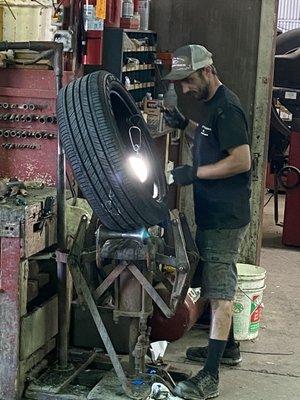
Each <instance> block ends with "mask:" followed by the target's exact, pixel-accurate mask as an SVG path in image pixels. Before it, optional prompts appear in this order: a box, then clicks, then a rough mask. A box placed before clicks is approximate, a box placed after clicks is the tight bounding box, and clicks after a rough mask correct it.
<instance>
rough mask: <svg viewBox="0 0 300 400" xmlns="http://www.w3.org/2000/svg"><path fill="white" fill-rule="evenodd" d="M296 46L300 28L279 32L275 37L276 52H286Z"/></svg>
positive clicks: (299, 42) (299, 41)
mask: <svg viewBox="0 0 300 400" xmlns="http://www.w3.org/2000/svg"><path fill="white" fill-rule="evenodd" d="M298 47H300V28H298V29H292V30H290V31H287V32H285V33H281V34H280V35H278V37H277V39H276V54H286V53H289V52H290V51H292V50H295V49H297V48H298Z"/></svg>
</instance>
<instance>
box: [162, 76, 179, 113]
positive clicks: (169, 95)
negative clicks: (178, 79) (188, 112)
mask: <svg viewBox="0 0 300 400" xmlns="http://www.w3.org/2000/svg"><path fill="white" fill-rule="evenodd" d="M164 104H165V107H168V108H172V107H177V105H178V96H177V93H176V90H175V85H174V82H170V83H169V87H168V90H167V91H166V93H165V97H164Z"/></svg>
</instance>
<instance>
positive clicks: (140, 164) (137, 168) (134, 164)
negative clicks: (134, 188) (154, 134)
mask: <svg viewBox="0 0 300 400" xmlns="http://www.w3.org/2000/svg"><path fill="white" fill-rule="evenodd" d="M128 161H129V164H130V166H131V169H132V171H133V172H134V173H135V175H136V176H137V177H138V179H139V180H140V181H141V182H142V183H144V182H146V180H147V178H148V168H147V164H146V163H145V161H144V160H143V159H142V158H140V157H137V156H130V157H129V158H128Z"/></svg>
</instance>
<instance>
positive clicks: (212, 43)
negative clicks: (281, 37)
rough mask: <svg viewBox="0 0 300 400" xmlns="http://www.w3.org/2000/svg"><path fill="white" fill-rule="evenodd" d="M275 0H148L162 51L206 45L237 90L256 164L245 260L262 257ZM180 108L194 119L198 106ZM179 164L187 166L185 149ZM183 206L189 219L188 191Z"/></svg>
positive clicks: (185, 103)
mask: <svg viewBox="0 0 300 400" xmlns="http://www.w3.org/2000/svg"><path fill="white" fill-rule="evenodd" d="M277 3H278V2H277V0H243V1H241V0H214V1H211V0H164V1H161V0H152V1H151V28H152V29H154V30H156V31H157V32H158V38H159V43H158V44H159V48H160V50H161V51H174V50H175V49H176V48H177V47H180V46H183V45H185V44H190V43H196V44H203V45H204V46H206V47H207V48H208V49H209V50H210V51H211V52H212V53H213V55H214V63H215V65H216V67H217V69H218V72H219V76H220V78H221V80H222V82H223V83H224V84H226V85H227V86H228V87H230V88H231V89H232V90H233V91H235V92H236V93H237V94H238V95H239V97H240V99H241V102H242V104H243V106H244V108H245V111H246V114H247V115H248V118H249V124H250V129H251V136H252V152H253V160H254V163H253V165H254V170H253V184H252V192H253V195H252V213H253V215H252V223H251V227H250V230H249V237H248V239H249V240H247V245H246V248H245V249H244V251H243V253H244V261H247V262H252V263H257V262H258V260H259V255H260V243H261V240H260V236H261V229H262V226H261V225H262V224H261V221H262V211H263V210H262V203H263V201H262V200H263V194H264V180H265V166H266V153H267V143H268V131H269V129H268V128H269V116H270V100H271V93H272V82H273V68H274V42H275V37H276V22H277V7H278V4H277ZM178 93H179V98H180V107H181V108H182V109H183V111H185V113H186V115H188V116H189V117H191V118H193V119H195V120H197V115H199V110H200V105H199V103H197V102H195V101H194V100H192V99H191V98H189V97H188V96H184V97H182V96H180V90H179V92H178ZM182 156H183V162H186V161H188V162H189V161H190V156H189V152H188V150H187V149H186V147H185V146H184V147H183V154H182ZM181 206H182V208H183V209H184V210H185V212H186V213H187V214H188V215H189V217H190V218H189V219H190V220H191V219H192V218H191V215H192V213H193V212H192V194H191V190H189V189H184V190H183V192H182V194H181Z"/></svg>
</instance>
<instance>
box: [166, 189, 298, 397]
mask: <svg viewBox="0 0 300 400" xmlns="http://www.w3.org/2000/svg"><path fill="white" fill-rule="evenodd" d="M267 198H268V197H267ZM280 204H281V217H282V215H283V205H284V198H281V201H280ZM272 207H273V202H272V201H270V203H269V204H268V206H267V207H265V215H264V239H263V249H262V254H261V265H262V266H264V267H265V268H266V269H267V273H268V275H267V281H266V284H267V288H266V290H265V293H264V305H265V308H264V311H263V317H262V323H261V329H260V332H259V336H258V339H256V340H255V341H249V342H248V341H247V342H242V343H241V350H242V355H243V362H242V364H241V365H240V366H239V367H235V368H232V367H222V369H221V375H220V376H221V380H220V397H219V398H220V400H221V399H222V400H284V399H288V400H300V295H299V294H300V249H298V250H297V249H293V248H286V247H283V246H282V245H281V231H282V228H280V227H276V226H274V223H273V208H272ZM206 344H207V332H205V331H201V330H197V329H194V330H192V331H191V332H190V333H189V334H187V335H186V336H185V337H184V338H183V339H181V340H180V341H178V342H176V343H173V344H171V345H170V346H169V348H168V351H167V354H166V356H165V360H166V361H170V362H172V364H173V365H175V366H176V367H178V368H180V369H183V370H185V371H187V372H188V371H191V372H193V373H195V372H197V371H198V370H199V365H197V364H196V363H192V362H189V361H187V360H186V359H185V350H186V348H187V347H189V346H198V345H200V346H201V345H206Z"/></svg>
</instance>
